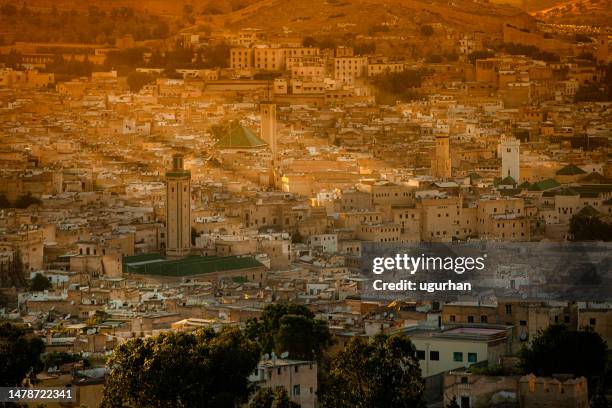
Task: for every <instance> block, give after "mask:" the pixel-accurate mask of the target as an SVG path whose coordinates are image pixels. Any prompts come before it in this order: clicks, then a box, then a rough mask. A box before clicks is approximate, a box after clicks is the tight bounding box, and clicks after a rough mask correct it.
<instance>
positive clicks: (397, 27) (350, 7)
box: [225, 0, 535, 36]
mask: <svg viewBox="0 0 612 408" xmlns="http://www.w3.org/2000/svg"><path fill="white" fill-rule="evenodd" d="M225 18H226V24H227V25H229V26H230V27H234V28H238V27H252V28H260V29H263V30H266V31H270V32H278V33H280V32H285V33H299V34H330V35H331V34H333V35H341V34H342V33H346V32H351V33H354V34H367V33H372V30H375V31H377V32H380V33H382V34H384V35H389V36H392V35H411V34H414V33H415V32H417V30H418V28H419V26H420V25H422V24H434V23H441V24H443V25H445V26H449V27H453V28H456V29H459V30H461V31H473V30H483V31H487V32H500V31H501V28H502V26H503V24H504V23H511V24H514V25H517V26H531V25H532V24H533V23H534V21H535V20H533V18H532V17H530V16H529V15H528V14H527V13H525V12H523V11H521V10H519V9H517V8H515V7H512V6H509V5H495V4H489V3H486V4H485V3H480V2H479V3H477V2H474V1H469V0H454V1H450V2H449V1H441V0H433V1H421V0H385V1H381V0H303V1H299V2H297V1H293V0H262V1H261V2H259V3H256V4H254V5H252V6H251V7H249V8H246V9H244V10H242V11H240V12H237V13H231V14H230V15H227V16H225ZM381 27H383V28H381Z"/></svg>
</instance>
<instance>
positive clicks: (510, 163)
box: [499, 137, 521, 183]
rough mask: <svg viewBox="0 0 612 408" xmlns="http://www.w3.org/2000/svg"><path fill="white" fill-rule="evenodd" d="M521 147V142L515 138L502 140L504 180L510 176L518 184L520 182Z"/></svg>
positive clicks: (502, 174) (502, 173)
mask: <svg viewBox="0 0 612 408" xmlns="http://www.w3.org/2000/svg"><path fill="white" fill-rule="evenodd" d="M520 146H521V142H520V141H519V140H517V139H515V138H513V137H512V138H508V139H502V141H501V143H500V145H499V150H500V154H501V162H502V165H501V168H502V170H501V178H502V179H505V178H506V177H508V176H510V177H512V178H513V179H514V181H516V182H517V183H518V182H519V181H520V180H519V177H520Z"/></svg>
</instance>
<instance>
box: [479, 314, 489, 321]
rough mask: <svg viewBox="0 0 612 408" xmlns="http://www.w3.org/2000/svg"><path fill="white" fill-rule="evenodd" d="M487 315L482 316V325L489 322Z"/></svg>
mask: <svg viewBox="0 0 612 408" xmlns="http://www.w3.org/2000/svg"><path fill="white" fill-rule="evenodd" d="M487 320H488V319H487V315H482V316H480V323H486V322H487Z"/></svg>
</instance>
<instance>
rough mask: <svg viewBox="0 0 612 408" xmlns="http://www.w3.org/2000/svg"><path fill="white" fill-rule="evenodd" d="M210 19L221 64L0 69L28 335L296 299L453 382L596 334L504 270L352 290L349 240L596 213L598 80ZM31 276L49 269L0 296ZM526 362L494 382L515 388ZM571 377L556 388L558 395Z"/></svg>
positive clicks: (415, 238)
mask: <svg viewBox="0 0 612 408" xmlns="http://www.w3.org/2000/svg"><path fill="white" fill-rule="evenodd" d="M189 40H190V41H191V43H192V44H195V45H197V44H198V41H197V40H198V39H197V38H195V37H193V38H192V37H190V38H189ZM230 40H231V42H232V44H233V45H234V48H232V49H231V52H230V61H229V66H230V68H229V69H215V70H179V73H180V74H182V75H183V78H182V79H175V78H172V79H171V78H164V77H161V76H160V77H159V78H157V80H156V81H154V82H152V83H150V84H148V85H145V86H144V87H143V88H142V90H140V91H139V92H137V93H133V92H130V90H129V87H128V86H127V83H126V80H125V78H122V77H120V76H118V75H117V72H115V71H111V72H96V73H94V74H92V75H91V76H90V77H83V78H77V79H73V80H71V81H68V82H61V83H57V84H55V89H51V88H50V87H49V84H53V83H54V78H53V76H52V75H44V76H40V74H36V73H35V72H34V71H29V72H26V73H23V72H20V71H19V72H17V71H13V70H11V69H9V68H6V69H2V70H0V137H2V145H1V146H0V196H1V200H0V202H1V203H2V205H1V206H0V207H2V208H1V209H0V287H4V288H6V289H0V290H2V291H3V293H6V294H7V295H8V296H9V297H12V298H15V306H17V307H16V308H6V309H0V311H2V314H1V315H2V316H3V317H10V318H13V319H20V320H22V321H23V322H26V323H29V324H31V325H32V327H34V328H35V329H36V332H37V333H38V334H40V335H41V336H42V337H43V338H44V339H45V342H46V345H47V348H48V349H50V350H58V351H71V352H87V353H91V355H94V356H102V355H104V354H107V353H108V352H110V350H112V348H113V347H114V346H115V345H116V344H119V343H121V342H123V341H125V340H126V339H128V338H132V337H138V336H149V335H154V334H157V333H160V332H162V331H166V330H194V329H196V328H198V327H203V326H206V327H214V328H220V327H223V326H225V325H238V326H242V325H244V324H245V322H246V320H247V319H249V318H252V317H257V316H259V315H260V314H261V312H262V310H263V308H264V307H265V306H266V305H269V304H271V303H272V302H295V303H302V304H306V305H308V307H310V308H311V309H312V310H313V311H314V312H315V313H316V314H317V316H318V317H319V318H322V319H324V320H325V321H327V322H329V325H330V328H331V330H332V332H333V334H334V336H335V337H336V339H337V343H336V346H335V347H341V345H342V344H343V343H344V342H345V341H346V339H348V338H350V337H351V336H354V335H363V336H373V335H374V334H376V333H378V332H381V331H382V332H386V333H394V332H398V331H402V332H406V333H408V334H409V335H410V336H411V338H412V339H413V342H414V344H415V346H416V348H417V356H418V358H419V360H420V362H421V368H422V371H423V375H424V377H426V380H427V381H428V384H430V385H431V384H441V383H442V382H443V383H444V384H445V387H447V388H448V387H455V388H456V390H455V394H454V395H460V394H461V395H460V396H461V397H462V398H468V403H472V402H473V401H475V400H476V399H478V398H479V396H478V395H477V391H478V389H480V388H479V387H480V385H479V384H480V383H481V382H483V381H484V382H486V380H483V379H482V378H477V377H476V376H471V377H470V376H468V375H467V374H465V373H457V372H456V370H458V369H461V368H462V367H466V365H470V364H476V363H482V364H489V365H495V364H498V363H499V362H500V361H501V360H503V359H504V358H506V357H507V355H509V354H511V353H514V352H516V350H518V349H519V348H520V346H521V345H523V344H525V343H528V342H529V341H530V339H532V338H533V335H535V334H536V333H537V331H538V330H540V329H543V328H546V327H547V326H548V325H550V324H552V323H555V322H564V323H566V324H568V325H569V326H570V327H572V328H579V327H584V326H589V327H591V328H593V329H594V330H595V331H597V332H598V333H599V334H600V335H601V336H602V337H604V339H606V340H607V341H608V344H610V343H611V342H612V331H611V327H612V325H611V324H610V322H611V321H612V306H611V305H610V304H603V303H587V302H577V303H572V302H559V301H545V300H542V299H531V297H530V296H529V294H528V293H527V292H520V285H517V288H516V289H517V292H516V293H515V294H516V298H509V299H508V298H503V297H499V296H493V297H492V298H488V299H487V302H480V301H479V300H478V299H471V298H469V295H465V299H461V301H444V302H443V301H416V300H410V299H404V300H402V301H395V302H391V303H389V302H388V301H381V300H374V299H365V298H362V297H360V294H361V291H360V290H361V289H362V288H361V280H360V279H361V276H360V275H359V273H358V272H357V269H358V266H359V257H360V255H361V252H362V245H363V244H364V243H367V242H382V243H417V242H453V241H460V242H469V241H479V240H487V241H500V242H506V241H509V242H527V241H540V240H547V241H564V240H567V239H568V238H569V224H570V220H571V218H572V216H574V215H576V214H580V213H583V214H585V213H586V214H597V215H599V216H601V217H602V218H603V219H607V220H609V219H610V217H611V216H612V162H611V161H610V158H609V147H608V146H609V145H608V143H609V136H610V134H611V131H612V129H611V127H612V105H611V104H610V103H609V102H608V103H603V102H602V103H573V102H572V99H571V98H572V96H573V94H574V93H575V92H576V90H577V89H578V87H579V86H580V84H584V83H585V81H587V78H588V76H589V75H590V79H588V80H589V81H593V80H597V77H595V78H594V77H593V75H595V76H596V75H599V74H598V69H597V68H596V66H595V64H594V63H592V62H590V61H588V60H578V59H577V58H574V57H567V58H566V57H564V58H563V59H562V61H561V62H559V63H554V64H550V63H545V62H542V61H535V60H532V59H530V58H528V57H520V58H509V57H507V56H503V55H499V56H495V57H491V58H486V59H482V60H477V61H476V62H475V64H474V65H472V64H470V63H469V62H467V61H466V60H465V59H460V60H459V61H457V62H454V63H452V62H451V63H445V64H442V63H426V62H424V61H417V60H410V61H409V60H403V59H399V58H391V57H380V56H375V55H365V56H364V55H355V53H354V52H353V50H352V49H350V47H339V48H338V49H336V50H335V51H333V52H329V51H330V50H322V49H318V48H316V47H303V46H302V45H301V44H291V43H287V44H286V43H281V42H278V43H277V42H273V41H269V42H266V41H264V40H263V39H262V37H261V33H259V32H257V31H249V30H243V31H241V32H240V33H234V34H233V35H232V36H231V38H230ZM606 46H607V44H606ZM457 47H458V51H459V53H460V54H469V53H471V52H473V51H475V50H478V49H481V47H482V39H481V38H479V36H478V35H476V34H475V35H472V36H464V37H461V38H459V39H457ZM598 55H600V54H598ZM406 69H426V70H427V72H428V73H427V75H426V77H425V78H424V81H423V83H422V86H421V87H419V88H417V89H416V90H415V91H416V92H417V93H418V94H419V95H420V96H421V98H419V99H417V100H415V101H413V102H402V103H397V104H395V105H393V106H389V105H381V104H378V103H377V101H376V98H375V96H374V93H373V92H372V91H371V89H370V87H369V85H367V82H366V81H367V78H368V77H374V76H377V75H384V74H385V73H388V72H392V73H393V72H401V71H403V70H406ZM141 71H142V72H153V71H151V70H150V69H148V68H143V69H142V70H141ZM561 71H563V72H565V73H566V76H564V77H559V76H558V75H557V74H558V72H561ZM266 72H267V73H270V72H272V73H276V74H279V75H278V76H276V77H275V78H274V79H258V77H257V76H256V74H261V73H266ZM39 88H43V89H39ZM262 101H266V103H265V104H264V103H261V102H262ZM264 109H269V111H264ZM274 110H275V112H276V115H269V114H268V113H269V112H274ZM266 112H268V113H266ZM266 115H268V116H266ZM179 158H180V159H179ZM176 160H180V162H179V161H176ZM174 189H176V191H175V190H174ZM7 203H8V204H7ZM11 203H15V205H11ZM20 203H21V204H20ZM17 204H19V205H17ZM22 204H23V205H22ZM177 231H180V232H177ZM169 234H172V236H169ZM177 234H180V236H179V235H177ZM177 240H178V241H177ZM507 272H508V273H509V274H512V273H513V271H507ZM38 273H40V274H43V275H45V276H47V277H48V278H50V280H51V282H52V284H53V287H52V288H50V289H48V290H46V291H44V292H20V293H19V294H18V296H17V294H16V292H15V290H14V289H13V288H14V287H23V286H24V285H25V284H26V281H27V279H30V278H32V277H33V276H35V275H36V274H38ZM517 279H518V280H519V281H520V277H519V278H517ZM101 312H103V317H102V318H100V313H101ZM81 368H82V367H81ZM79 372H82V373H83V375H90V376H93V377H95V376H96V375H99V373H97V372H90V371H86V370H81V371H79ZM96 373H97V374H96ZM291 373H293V375H291ZM102 374H103V373H102ZM444 376H446V377H444ZM50 377H53V376H52V375H48V376H47V377H45V379H44V380H43V383H44V381H45V380H48V381H51V380H50V379H49V378H50ZM464 377H465V379H464ZM316 378H317V377H316V363H315V362H312V361H297V360H291V356H289V357H288V358H276V357H271V358H268V359H266V360H262V361H261V362H260V364H259V367H258V372H257V373H255V374H254V376H253V378H252V379H251V380H252V381H255V382H259V383H263V384H267V385H268V386H284V387H285V388H287V391H288V392H289V395H290V396H291V398H292V399H293V400H294V401H296V402H299V403H301V404H302V406H303V407H314V406H315V403H316V391H317V383H316ZM53 379H54V380H57V378H56V377H53ZM90 379H91V378H90ZM534 381H536V380H534V379H533V378H531V377H525V378H520V379H516V380H515V381H514V382H513V383H512V384H510V385H508V387H509V389H513V390H516V392H517V393H518V394H520V395H522V397H521V398H523V397H524V398H525V400H529V398H532V399H533V398H536V397H538V395H540V394H538V393H537V392H536V391H538V392H539V389H540V388H541V387H543V385H542V381H544V380H541V379H538V380H537V381H539V382H537V384H536V383H535V382H534ZM546 381H553V380H552V379H548V380H546ZM568 381H569V380H568ZM572 381H573V382H571V383H570V382H567V381H566V382H564V383H563V384H562V385H563V386H564V387H567V390H568V392H567V394H566V395H569V396H570V397H571V398H576V399H575V400H572V401H571V402H570V403H569V405H567V406H579V405H578V404H579V402H576V401H581V398H583V396H584V384H582V382H581V381H582V380H580V379H576V380H572ZM90 383H91V384H92V386H99V384H100V382H98V383H96V382H95V381H93V380H92V381H91V382H90ZM88 384H89V383H88ZM534 384H536V385H534ZM83 387H85V386H84V385H83ZM491 387H492V386H491ZM513 387H514V388H513ZM433 388H434V389H435V387H433ZM520 390H523V391H520ZM525 390H535V391H530V392H531V394H525V392H527V391H525ZM569 390H571V392H569ZM98 391H99V389H98ZM98 391H96V392H98ZM521 392H522V394H521ZM84 393H85V391H83V395H84ZM449 395H450V394H449ZM433 397H434V398H435V397H436V396H433ZM437 397H440V396H439V395H438V396H437ZM570 397H568V398H570ZM445 398H446V394H445ZM470 401H472V402H470ZM447 402H448V401H447ZM574 402H576V405H571V403H574ZM470 406H471V405H470ZM559 406H561V405H559Z"/></svg>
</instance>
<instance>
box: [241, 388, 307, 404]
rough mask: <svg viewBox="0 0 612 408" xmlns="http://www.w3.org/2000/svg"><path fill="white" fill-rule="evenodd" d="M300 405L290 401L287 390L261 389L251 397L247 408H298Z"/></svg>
mask: <svg viewBox="0 0 612 408" xmlns="http://www.w3.org/2000/svg"><path fill="white" fill-rule="evenodd" d="M299 407H300V405H299V404H297V403H295V402H293V401H291V399H289V395H288V394H287V390H286V389H284V388H282V387H279V388H276V389H272V388H261V389H260V390H259V391H257V394H255V397H253V400H252V401H251V403H250V404H249V408H299Z"/></svg>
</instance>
